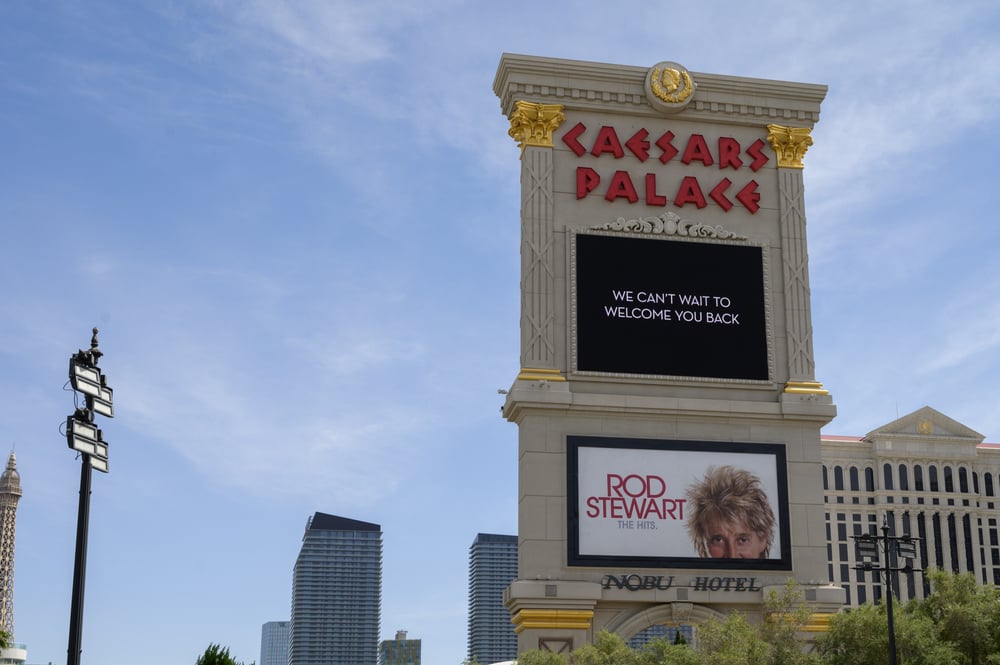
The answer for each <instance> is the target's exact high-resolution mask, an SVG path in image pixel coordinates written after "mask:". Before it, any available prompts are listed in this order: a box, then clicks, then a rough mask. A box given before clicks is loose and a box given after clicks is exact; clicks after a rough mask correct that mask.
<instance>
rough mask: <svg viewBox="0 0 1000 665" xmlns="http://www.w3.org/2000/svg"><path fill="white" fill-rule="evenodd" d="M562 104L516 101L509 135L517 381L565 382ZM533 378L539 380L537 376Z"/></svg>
mask: <svg viewBox="0 0 1000 665" xmlns="http://www.w3.org/2000/svg"><path fill="white" fill-rule="evenodd" d="M562 109H563V107H562V105H561V104H534V103H531V102H526V101H518V102H517V103H516V108H515V110H514V112H513V113H512V114H511V118H510V125H511V127H510V132H509V134H510V135H511V137H513V138H514V139H515V140H516V141H517V142H518V144H519V145H520V146H521V368H522V369H521V376H519V378H531V379H535V378H539V377H542V378H545V379H546V380H548V381H563V380H565V379H564V377H562V376H561V375H560V374H559V372H558V369H557V368H556V358H555V356H556V353H555V351H556V342H555V318H556V315H555V272H554V266H553V262H554V260H555V256H554V234H553V220H554V214H555V207H554V200H553V180H552V178H553V175H552V174H553V160H552V135H553V133H554V132H555V130H556V129H557V128H558V127H559V125H560V123H562V121H563V119H564V117H565V116H564V115H563V112H562ZM536 375H537V376H536Z"/></svg>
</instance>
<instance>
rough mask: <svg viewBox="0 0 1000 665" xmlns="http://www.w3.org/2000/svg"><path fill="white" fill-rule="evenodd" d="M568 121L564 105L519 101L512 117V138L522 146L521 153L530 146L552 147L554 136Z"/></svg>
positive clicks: (509, 132) (510, 131)
mask: <svg viewBox="0 0 1000 665" xmlns="http://www.w3.org/2000/svg"><path fill="white" fill-rule="evenodd" d="M565 119H566V116H565V115H564V114H563V105H562V104H536V103H534V102H526V101H524V100H519V101H518V102H517V103H516V104H515V108H514V112H513V113H511V115H510V130H508V131H507V133H508V134H510V135H511V137H512V138H513V139H514V140H515V141H517V143H518V145H519V146H521V152H524V149H525V148H526V147H527V146H529V145H533V146H539V147H542V148H551V147H552V134H553V133H555V131H556V129H558V128H559V125H561V124H562V121H563V120H565Z"/></svg>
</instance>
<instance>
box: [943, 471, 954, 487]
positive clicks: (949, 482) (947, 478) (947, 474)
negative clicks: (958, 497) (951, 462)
mask: <svg viewBox="0 0 1000 665" xmlns="http://www.w3.org/2000/svg"><path fill="white" fill-rule="evenodd" d="M944 491H945V492H954V491H955V481H954V479H953V478H952V477H951V467H950V466H946V467H944Z"/></svg>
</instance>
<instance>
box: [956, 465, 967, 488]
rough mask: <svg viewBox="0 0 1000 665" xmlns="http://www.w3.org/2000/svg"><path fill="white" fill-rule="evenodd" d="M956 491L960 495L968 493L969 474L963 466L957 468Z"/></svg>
mask: <svg viewBox="0 0 1000 665" xmlns="http://www.w3.org/2000/svg"><path fill="white" fill-rule="evenodd" d="M958 491H959V492H961V493H962V494H967V493H968V492H969V472H968V471H966V470H965V467H964V466H960V467H958Z"/></svg>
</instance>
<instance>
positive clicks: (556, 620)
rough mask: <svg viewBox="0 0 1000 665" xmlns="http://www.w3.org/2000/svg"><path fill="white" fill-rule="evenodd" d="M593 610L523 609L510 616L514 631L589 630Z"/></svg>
mask: <svg viewBox="0 0 1000 665" xmlns="http://www.w3.org/2000/svg"><path fill="white" fill-rule="evenodd" d="M593 619H594V611H593V610H564V609H523V610H519V611H518V612H517V613H516V614H515V615H514V616H512V617H511V619H510V622H511V623H513V624H514V632H515V633H520V632H522V631H525V630H528V629H530V628H534V629H543V630H545V629H548V630H553V629H559V628H562V629H566V630H590V625H591V622H592V621H593Z"/></svg>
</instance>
